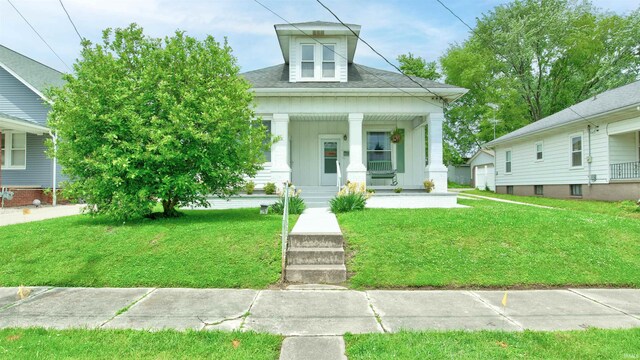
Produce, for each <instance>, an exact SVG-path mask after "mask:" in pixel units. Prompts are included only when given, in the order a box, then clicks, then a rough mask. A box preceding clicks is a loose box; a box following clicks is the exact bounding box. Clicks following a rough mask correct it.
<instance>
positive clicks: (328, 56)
mask: <svg viewBox="0 0 640 360" xmlns="http://www.w3.org/2000/svg"><path fill="white" fill-rule="evenodd" d="M335 51H336V45H335V44H301V45H300V79H301V80H305V81H309V80H316V81H322V80H335V79H336V53H335Z"/></svg>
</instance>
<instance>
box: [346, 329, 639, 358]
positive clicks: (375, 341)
mask: <svg viewBox="0 0 640 360" xmlns="http://www.w3.org/2000/svg"><path fill="white" fill-rule="evenodd" d="M345 342H346V354H347V356H348V357H349V359H350V360H364V359H520V358H526V359H571V360H573V359H638V358H640V328H636V329H629V330H601V329H589V330H580V331H558V332H536V331H524V332H501V331H477V332H467V331H444V332H437V331H428V332H400V333H396V334H363V335H350V334H347V335H346V336H345Z"/></svg>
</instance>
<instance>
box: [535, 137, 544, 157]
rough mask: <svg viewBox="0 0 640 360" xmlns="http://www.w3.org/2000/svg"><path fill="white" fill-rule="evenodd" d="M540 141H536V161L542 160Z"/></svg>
mask: <svg viewBox="0 0 640 360" xmlns="http://www.w3.org/2000/svg"><path fill="white" fill-rule="evenodd" d="M542 159H543V157H542V141H538V142H537V143H536V161H542Z"/></svg>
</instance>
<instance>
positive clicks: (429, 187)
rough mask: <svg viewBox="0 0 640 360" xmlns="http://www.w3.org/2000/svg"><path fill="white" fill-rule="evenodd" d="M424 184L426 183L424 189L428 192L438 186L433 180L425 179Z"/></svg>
mask: <svg viewBox="0 0 640 360" xmlns="http://www.w3.org/2000/svg"><path fill="white" fill-rule="evenodd" d="M422 184H423V185H424V189H425V190H426V192H428V193H430V192H432V191H433V188H434V187H435V186H436V184H435V183H434V182H433V180H425V181H424V182H423V183H422Z"/></svg>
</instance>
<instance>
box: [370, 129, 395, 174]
mask: <svg viewBox="0 0 640 360" xmlns="http://www.w3.org/2000/svg"><path fill="white" fill-rule="evenodd" d="M390 136H391V133H389V132H384V131H372V132H368V133H367V165H368V167H370V165H371V163H372V162H377V163H388V164H391V140H390Z"/></svg>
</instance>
